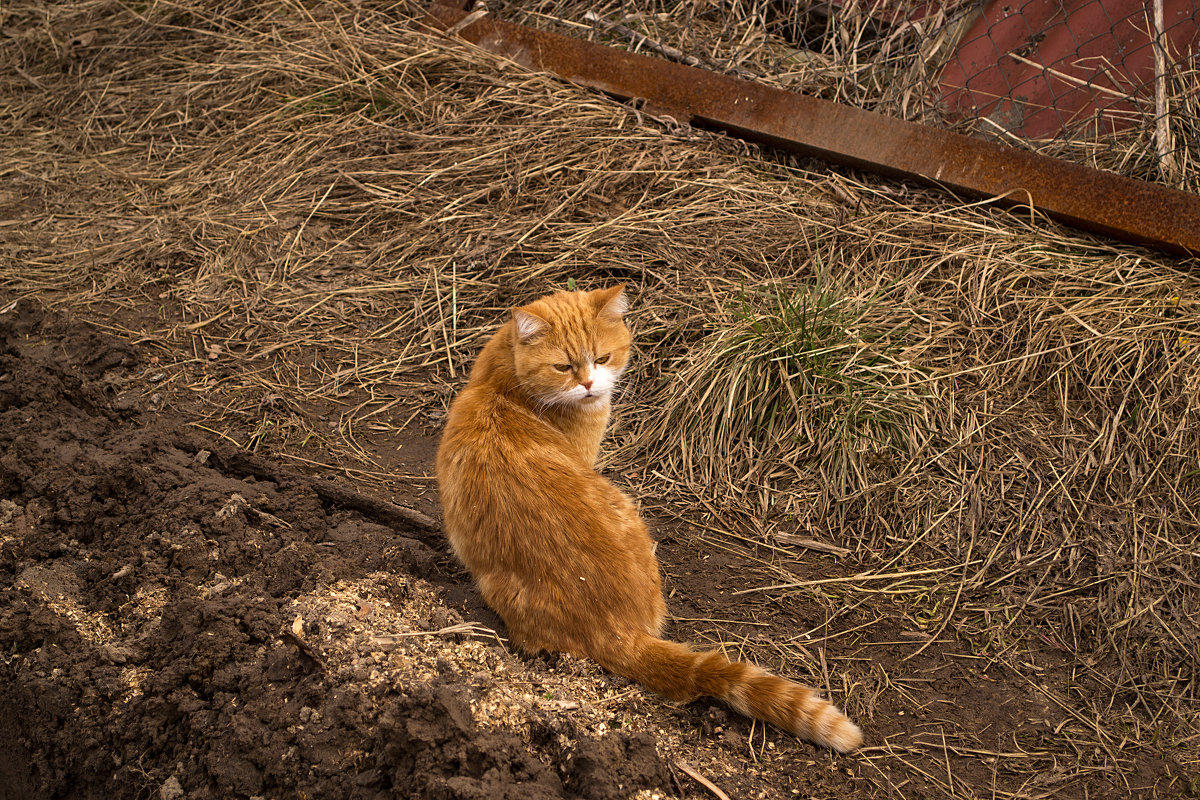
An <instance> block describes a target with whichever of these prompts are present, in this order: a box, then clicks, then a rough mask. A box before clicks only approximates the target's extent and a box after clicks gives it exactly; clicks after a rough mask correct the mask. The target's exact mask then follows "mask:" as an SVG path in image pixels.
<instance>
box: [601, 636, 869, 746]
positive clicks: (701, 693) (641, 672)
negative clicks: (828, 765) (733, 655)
mask: <svg viewBox="0 0 1200 800" xmlns="http://www.w3.org/2000/svg"><path fill="white" fill-rule="evenodd" d="M608 661H610V660H609V659H605V660H604V661H601V663H602V664H603V665H604V666H605V667H607V668H608V669H610V670H612V671H613V672H615V673H617V674H618V675H624V676H625V677H627V678H631V679H633V680H635V681H637V682H638V683H640V684H642V685H643V686H645V687H647V688H648V689H652V690H653V691H655V692H658V693H659V694H662V695H664V696H666V697H668V698H670V699H672V700H677V701H683V702H687V701H690V700H694V699H696V698H697V697H705V696H707V697H716V698H718V699H720V700H724V701H725V702H726V703H728V704H729V705H730V706H731V707H732V708H733V709H735V710H736V711H738V712H740V713H742V714H745V715H746V716H748V717H754V718H755V719H761V720H763V721H765V722H769V723H771V724H772V725H775V726H776V727H779V728H782V729H783V730H785V731H788V732H790V733H793V734H795V735H796V736H799V737H800V738H802V739H807V740H808V741H810V742H815V743H817V744H819V745H823V746H825V747H830V748H833V749H834V750H837V751H838V752H841V753H848V752H850V751H851V750H855V749H857V748H858V747H859V745H861V744H862V740H863V736H862V731H861V730H859V728H858V726H857V725H855V724H854V723H853V722H851V721H850V720H849V719H848V718H847V717H846V715H845V714H843V713H842V712H841V711H839V710H838V708H837V706H835V705H833V703H830V702H829V701H828V700H824V699H822V698H821V696H820V695H818V694H817V692H816V691H815V690H814V689H810V688H809V687H807V686H802V685H800V684H798V683H793V682H792V681H789V680H784V679H783V678H780V677H777V676H775V675H772V674H771V673H769V672H767V671H765V670H762V669H759V668H758V667H756V666H754V665H753V664H748V663H746V662H745V661H730V660H729V659H727V658H726V657H725V656H724V655H722V654H721V653H717V652H697V651H695V650H692V649H691V648H690V647H688V646H687V645H682V644H679V643H677V642H668V641H666V640H664V639H655V638H653V637H650V636H643V637H642V638H640V639H639V640H637V641H635V642H633V643H632V646H631V647H630V648H629V649H628V650H627V651H625V652H624V653H622V654H621V655H619V656H617V657H616V658H615V659H611V661H612V662H614V663H607V662H608Z"/></svg>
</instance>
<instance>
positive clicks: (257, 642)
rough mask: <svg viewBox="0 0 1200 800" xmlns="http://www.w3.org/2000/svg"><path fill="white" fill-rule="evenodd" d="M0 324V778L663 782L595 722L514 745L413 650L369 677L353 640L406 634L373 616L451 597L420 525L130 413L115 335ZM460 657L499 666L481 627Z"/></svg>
mask: <svg viewBox="0 0 1200 800" xmlns="http://www.w3.org/2000/svg"><path fill="white" fill-rule="evenodd" d="M0 319H2V320H3V321H2V322H0V414H2V416H0V419H2V423H0V454H2V456H0V497H3V500H0V536H2V537H3V545H2V547H3V551H2V556H0V557H2V561H0V570H2V571H3V582H4V584H6V585H7V587H8V588H5V589H4V590H3V591H0V607H2V609H3V610H2V611H0V646H2V647H3V650H4V652H5V654H6V659H5V663H4V666H3V668H0V669H2V672H0V675H2V677H0V687H3V688H2V689H0V713H2V714H3V720H4V723H5V724H4V725H3V730H2V733H0V737H2V739H0V752H3V753H5V754H6V756H5V757H4V758H3V759H2V760H0V786H4V787H6V788H5V789H4V790H3V791H2V792H0V796H4V797H14V798H15V797H31V798H34V797H47V798H48V797H139V796H140V797H147V796H154V795H155V793H158V796H161V797H163V798H170V797H183V796H187V797H196V798H202V797H247V796H254V795H265V796H283V795H285V794H287V795H293V796H295V795H299V796H309V797H377V796H414V797H416V796H423V797H456V798H458V797H461V798H499V797H512V798H518V797H519V798H536V797H589V798H611V797H624V796H627V795H628V794H630V793H631V792H633V791H635V790H637V789H641V788H647V789H652V788H657V787H665V786H669V785H670V782H671V773H670V771H669V770H668V768H667V766H666V764H665V762H664V761H663V760H662V759H661V758H660V757H659V755H658V754H657V753H656V751H655V747H654V740H653V738H652V737H650V736H648V735H647V734H644V733H630V734H626V733H623V732H617V733H613V734H609V735H608V736H605V737H602V738H601V737H597V736H593V735H591V734H589V733H587V732H586V731H583V730H581V729H580V727H579V725H578V724H576V723H575V722H574V721H573V719H572V718H571V717H570V716H564V715H561V714H551V713H547V712H542V711H538V710H537V709H536V708H531V709H529V711H528V736H527V737H522V736H519V735H518V734H516V733H513V732H506V731H500V730H488V729H483V728H480V726H479V725H478V724H477V723H476V720H475V712H474V711H473V710H472V706H473V705H475V704H478V703H479V702H480V700H481V698H483V697H484V696H485V695H486V693H487V689H486V687H487V686H488V685H489V684H490V683H492V682H494V680H495V678H493V677H492V675H491V674H489V673H488V672H486V671H477V672H475V673H473V674H470V673H464V672H463V671H461V668H462V666H463V664H462V663H459V664H454V663H451V662H450V661H446V660H444V659H440V658H437V656H436V653H435V652H433V651H432V650H431V652H430V653H429V654H427V655H428V657H426V654H421V653H417V654H416V655H414V656H413V658H412V659H411V662H412V663H411V664H410V667H411V668H412V669H411V671H410V672H409V673H408V674H388V675H383V674H381V672H380V669H381V665H380V664H379V663H378V661H377V659H376V658H374V657H372V652H375V653H376V654H378V653H379V652H380V651H381V650H383V649H387V650H389V651H390V654H391V657H395V656H396V655H398V654H399V653H401V652H402V651H404V650H407V649H410V647H409V645H408V644H406V642H412V643H413V645H417V646H418V647H419V645H420V643H421V641H422V637H419V636H418V637H412V638H407V639H406V638H405V637H404V636H403V634H405V633H412V632H413V631H412V630H398V629H397V627H400V628H403V627H407V625H400V626H393V625H392V623H394V622H396V621H397V620H399V619H400V618H402V617H403V619H404V620H405V622H406V623H411V624H412V626H413V627H414V628H415V630H416V632H422V631H430V630H432V631H438V630H442V629H445V628H450V627H453V626H454V625H456V624H458V625H460V626H461V624H462V622H463V620H462V615H466V616H471V615H472V614H473V611H472V609H471V608H470V607H469V606H467V605H464V604H462V602H461V598H462V597H464V596H465V595H466V594H467V593H465V592H464V591H463V587H464V586H465V584H466V582H467V581H466V576H465V575H464V574H463V573H462V572H461V570H460V569H458V568H457V567H456V566H455V565H454V564H453V563H452V562H451V561H450V559H448V558H447V557H446V554H445V552H444V551H443V550H442V549H441V548H436V549H435V548H431V547H430V546H429V544H428V543H427V541H428V539H429V536H428V534H427V533H425V532H423V531H421V530H420V529H414V530H410V531H404V530H394V529H390V528H388V527H384V526H383V525H380V524H378V522H376V521H373V520H372V519H369V518H367V517H364V516H363V515H362V514H361V513H358V512H354V511H348V510H346V509H344V508H339V507H338V506H336V505H330V504H328V503H323V502H322V500H321V498H320V496H319V493H318V492H317V491H314V489H313V487H312V486H311V485H310V484H309V483H308V482H306V481H305V480H304V479H303V478H300V477H299V476H292V477H290V478H289V477H286V476H285V472H284V471H283V470H280V474H279V476H278V477H275V478H266V477H263V475H262V472H263V470H267V471H268V472H269V470H270V469H271V466H272V465H270V464H269V463H268V462H261V463H258V464H257V468H256V469H252V468H250V467H248V466H247V461H246V459H245V458H244V457H242V456H240V455H239V454H237V453H235V452H232V451H230V450H229V449H228V448H224V447H221V446H220V445H217V444H214V443H212V442H209V441H206V440H204V439H203V437H199V436H196V435H193V434H190V433H188V432H186V431H187V429H186V428H185V427H183V426H181V425H180V423H179V421H178V420H173V419H170V418H165V417H158V416H154V415H147V414H145V413H143V412H142V411H140V410H139V409H137V408H136V407H131V405H130V404H129V403H126V402H125V401H124V394H123V389H124V388H125V387H126V386H127V385H128V384H129V383H130V382H135V381H139V380H140V378H141V375H140V372H141V371H140V370H139V366H138V357H137V353H136V352H135V350H134V349H133V348H132V347H130V346H129V345H128V344H126V343H125V342H122V341H120V340H118V339H116V338H113V337H110V336H106V335H103V334H100V333H98V332H97V331H96V330H95V329H93V328H90V327H88V326H85V325H80V324H70V323H68V322H65V321H63V320H60V319H57V318H53V317H51V318H49V319H43V315H42V313H41V312H40V311H39V310H38V309H37V308H36V307H35V306H33V305H32V304H22V305H20V306H19V307H18V309H17V310H16V311H14V312H12V313H9V314H6V315H4V316H3V317H0ZM264 465H265V466H264ZM255 471H257V472H259V473H260V474H259V476H257V477H256V476H255V475H252V474H248V473H249V472H255ZM419 535H423V536H425V538H426V540H427V541H421V540H420V538H417V536H419ZM434 544H435V545H436V544H437V542H436V541H435V542H434ZM372 576H374V578H373V577H372ZM349 587H354V588H353V589H350V588H349ZM451 595H453V596H457V597H458V598H460V602H459V603H457V604H456V603H451V606H450V607H447V606H445V605H443V603H442V601H441V599H440V598H442V597H446V596H451ZM347 600H354V601H357V602H347ZM389 606H390V607H389ZM396 612H400V613H396ZM373 623H374V624H373ZM387 634H395V635H398V636H397V638H396V639H395V641H392V640H386V636H387ZM446 635H447V636H448V638H449V639H450V640H452V641H453V640H458V639H462V638H463V636H464V635H463V634H460V633H449V634H446ZM381 637H382V638H381ZM335 638H336V639H337V640H338V644H337V645H336V647H333V648H330V647H328V646H327V645H328V643H329V642H330V641H331V640H332V639H335ZM476 655H477V656H478V657H479V659H481V662H480V664H478V665H477V666H481V667H483V668H486V665H487V664H488V663H489V662H491V663H492V666H494V662H495V661H497V660H499V659H502V658H507V656H506V654H505V653H504V650H503V649H502V648H501V647H499V645H497V644H496V643H493V644H491V645H486V646H483V647H482V648H478V647H477V653H476Z"/></svg>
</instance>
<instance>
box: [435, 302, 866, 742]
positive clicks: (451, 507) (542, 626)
mask: <svg viewBox="0 0 1200 800" xmlns="http://www.w3.org/2000/svg"><path fill="white" fill-rule="evenodd" d="M625 309H626V301H625V294H624V290H623V287H621V286H615V287H612V288H610V289H603V290H599V291H594V292H562V293H559V294H554V295H550V296H548V297H543V298H541V299H539V300H536V301H534V302H533V303H530V304H529V305H526V306H523V307H521V308H518V309H515V310H514V311H513V316H512V319H510V320H509V321H508V322H507V323H506V324H505V325H504V326H503V327H501V328H500V330H499V331H497V332H496V334H495V335H494V336H493V337H492V339H491V340H490V341H489V342H488V343H487V345H486V346H485V347H484V349H483V352H482V353H481V354H480V356H479V359H478V360H477V361H476V363H475V366H474V368H473V369H472V371H471V377H470V380H469V381H468V383H467V386H466V388H465V389H464V390H463V391H462V393H461V394H459V396H458V397H457V398H456V399H455V401H454V404H453V405H452V406H451V408H450V415H449V419H448V420H447V423H446V430H445V433H444V434H443V437H442V443H441V446H440V448H439V450H438V457H437V475H438V486H439V488H440V491H441V498H442V506H443V508H444V509H445V521H446V533H447V535H448V536H449V538H450V543H451V545H452V546H453V547H454V552H455V553H456V554H457V555H458V557H459V558H460V559H462V561H463V563H464V564H466V566H467V568H468V569H470V570H471V574H472V575H474V577H475V580H476V581H478V583H479V587H480V590H481V591H482V593H483V597H484V599H485V600H486V601H487V603H488V605H490V606H491V607H492V608H493V609H495V610H496V611H497V613H499V614H500V616H501V617H502V618H503V619H504V622H505V624H506V625H507V626H508V633H509V636H510V637H511V639H512V641H513V642H515V643H516V644H517V645H519V646H520V647H521V648H522V649H524V650H526V651H527V652H537V651H539V650H551V651H562V652H565V653H570V654H572V655H575V656H587V657H590V658H593V659H595V660H596V661H598V662H599V663H600V664H602V665H603V666H605V667H606V668H608V669H610V670H612V671H613V672H616V673H617V674H620V675H624V676H626V677H629V678H632V679H633V680H636V681H638V682H640V683H642V684H644V685H645V686H647V687H648V688H650V689H652V690H654V691H656V692H659V693H661V694H663V695H665V696H667V697H669V698H671V699H673V700H684V701H686V700H692V699H694V698H696V697H699V696H702V695H709V696H712V697H718V698H721V699H722V700H724V701H725V702H727V703H728V704H729V705H730V706H732V707H733V708H735V709H737V710H738V711H740V712H742V713H743V714H747V715H749V716H752V717H757V718H758V719H762V720H766V721H767V722H770V723H773V724H774V725H777V726H779V727H780V728H783V729H784V730H787V731H790V732H792V733H794V734H796V735H797V736H801V737H803V738H805V739H808V740H811V741H813V742H817V743H818V744H822V745H827V746H829V747H832V748H834V749H836V750H840V751H843V752H845V751H849V750H853V749H855V748H857V747H858V746H859V745H860V744H861V743H862V733H861V732H860V731H859V729H858V727H857V726H856V725H854V723H852V722H851V721H850V720H849V719H847V718H846V717H845V716H844V715H843V714H842V713H841V712H840V711H838V709H837V708H836V707H835V706H833V705H832V704H830V703H829V702H827V701H825V700H823V699H821V698H820V697H819V696H818V694H817V693H816V692H815V691H814V690H812V689H810V688H808V687H805V686H801V685H799V684H796V683H792V682H791V681H787V680H784V679H782V678H778V677H776V676H774V675H771V674H769V673H767V672H764V671H763V670H761V669H759V668H758V667H755V666H753V665H752V664H748V663H745V662H730V661H729V660H728V659H727V658H726V657H725V656H724V655H722V654H721V653H719V652H696V651H694V650H692V649H690V648H689V647H687V646H685V645H682V644H677V643H675V642H670V641H666V640H664V639H662V638H661V636H660V633H661V631H662V627H663V622H664V619H665V616H666V606H665V604H664V603H663V598H662V582H661V579H660V578H659V573H658V563H657V561H656V560H655V558H654V545H653V544H652V542H651V540H650V536H649V533H648V532H647V530H646V526H645V525H644V524H643V523H642V521H641V519H640V518H639V517H638V512H637V509H636V508H635V507H634V504H633V503H632V502H631V501H630V499H629V498H628V497H626V496H625V495H624V494H622V493H621V492H620V491H619V490H618V489H617V488H616V487H615V486H613V485H612V484H611V483H609V482H608V481H607V480H605V479H604V478H603V477H601V476H600V475H599V474H597V473H596V471H595V469H594V468H593V465H594V463H595V460H596V455H597V451H598V450H599V447H600V440H601V437H602V436H603V434H604V428H605V426H606V425H607V423H608V415H609V405H610V404H609V396H610V394H611V391H612V389H613V386H614V385H615V383H616V380H617V378H618V377H619V376H620V373H621V371H622V370H624V368H625V366H626V364H627V363H628V361H629V343H630V337H629V330H628V329H627V328H626V326H625V323H624V321H623V319H622V315H623V314H624V313H625Z"/></svg>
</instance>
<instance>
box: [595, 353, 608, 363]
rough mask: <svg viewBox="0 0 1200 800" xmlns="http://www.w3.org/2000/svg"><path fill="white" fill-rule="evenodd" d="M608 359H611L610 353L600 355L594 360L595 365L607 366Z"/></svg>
mask: <svg viewBox="0 0 1200 800" xmlns="http://www.w3.org/2000/svg"><path fill="white" fill-rule="evenodd" d="M610 358H612V353H605V354H604V355H602V356H600V357H599V358H597V359H596V363H597V364H607V363H608V360H609V359H610Z"/></svg>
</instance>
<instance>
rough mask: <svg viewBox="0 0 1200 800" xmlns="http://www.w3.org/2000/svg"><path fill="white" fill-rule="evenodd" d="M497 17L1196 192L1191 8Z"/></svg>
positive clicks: (928, 5)
mask: <svg viewBox="0 0 1200 800" xmlns="http://www.w3.org/2000/svg"><path fill="white" fill-rule="evenodd" d="M493 8H494V9H495V10H496V11H498V13H500V14H502V15H504V16H505V17H506V18H508V19H511V20H513V21H515V22H520V23H523V24H527V25H532V26H535V27H549V28H557V29H559V30H560V31H563V32H568V33H571V34H572V35H575V36H587V37H589V38H592V39H594V40H598V41H603V42H604V43H606V44H610V45H614V46H621V47H626V48H629V49H634V50H643V51H655V54H657V55H660V56H665V57H668V58H676V59H678V60H687V61H688V63H698V64H699V65H702V66H705V67H707V68H710V69H716V70H718V71H723V72H729V73H734V74H738V75H741V76H743V77H751V78H754V79H756V80H762V81H766V82H769V83H772V84H775V85H779V86H782V87H785V88H788V89H791V90H793V91H800V92H804V93H807V94H811V95H814V96H817V97H822V98H824V99H828V100H834V101H837V102H842V103H847V104H849V105H853V106H856V107H858V108H864V109H867V110H871V111H878V112H881V113H885V114H890V115H893V116H898V117H901V118H903V119H906V120H911V121H917V122H921V123H924V124H931V125H938V126H942V127H948V128H951V129H954V130H958V131H960V132H963V133H967V134H971V135H976V136H982V137H987V138H992V139H997V140H1000V141H1003V142H1006V143H1008V144H1011V145H1014V146H1017V147H1023V148H1028V149H1034V150H1037V151H1039V152H1043V153H1046V154H1048V155H1053V156H1055V157H1059V158H1066V159H1069V160H1072V161H1077V162H1081V163H1085V164H1088V165H1090V166H1094V167H1098V168H1101V169H1108V170H1112V171H1115V172H1119V173H1121V174H1124V175H1128V176H1131V177H1136V178H1141V179H1143V180H1149V181H1153V182H1157V183H1163V184H1166V185H1169V186H1174V187H1177V188H1181V189H1185V190H1189V191H1193V192H1200V175H1198V174H1197V173H1198V171H1200V170H1198V169H1197V167H1198V166H1200V64H1198V63H1197V48H1198V47H1200V5H1198V4H1196V3H1195V2H1194V0H1148V1H1147V2H1142V0H987V1H986V2H981V1H980V0H958V1H957V2H955V1H954V0H952V1H951V2H941V3H933V2H921V1H920V0H831V2H814V1H812V0H797V1H796V2H781V1H780V0H691V1H690V2H687V1H685V2H678V1H676V2H670V1H669V0H636V2H631V1H630V0H610V1H609V2H600V3H587V2H573V0H540V2H526V3H516V2H508V3H506V4H503V5H501V6H500V7H499V8H495V7H494V6H493Z"/></svg>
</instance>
